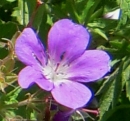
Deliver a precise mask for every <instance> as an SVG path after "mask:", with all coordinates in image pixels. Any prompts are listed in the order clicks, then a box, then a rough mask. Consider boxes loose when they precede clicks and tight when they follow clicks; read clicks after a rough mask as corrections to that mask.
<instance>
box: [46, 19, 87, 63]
mask: <svg viewBox="0 0 130 121" xmlns="http://www.w3.org/2000/svg"><path fill="white" fill-rule="evenodd" d="M88 42H89V33H88V31H87V30H86V29H85V28H84V27H83V26H81V25H78V24H75V23H73V22H72V21H71V20H68V19H62V20H59V21H58V22H56V23H55V24H54V25H53V27H52V28H51V29H50V32H49V35H48V51H49V55H50V58H51V59H52V60H54V61H55V62H56V63H59V62H60V61H61V60H62V59H63V60H64V61H67V62H71V61H73V60H74V59H75V58H77V57H78V56H79V55H81V54H82V53H83V52H84V51H85V49H86V47H87V45H88Z"/></svg>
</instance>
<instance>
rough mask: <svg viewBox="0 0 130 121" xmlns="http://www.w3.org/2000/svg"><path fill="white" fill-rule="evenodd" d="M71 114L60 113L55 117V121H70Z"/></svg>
mask: <svg viewBox="0 0 130 121" xmlns="http://www.w3.org/2000/svg"><path fill="white" fill-rule="evenodd" d="M70 115H71V113H70V112H61V111H58V112H57V113H56V114H55V115H54V117H53V121H69V118H70Z"/></svg>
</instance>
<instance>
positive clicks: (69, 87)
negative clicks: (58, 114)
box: [51, 80, 92, 109]
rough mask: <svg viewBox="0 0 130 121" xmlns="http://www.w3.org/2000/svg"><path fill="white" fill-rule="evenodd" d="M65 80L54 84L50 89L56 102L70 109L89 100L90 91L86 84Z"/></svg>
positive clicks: (80, 105)
mask: <svg viewBox="0 0 130 121" xmlns="http://www.w3.org/2000/svg"><path fill="white" fill-rule="evenodd" d="M65 81H66V82H65V83H61V84H59V85H56V86H55V88H54V89H53V90H52V91H51V93H52V95H53V97H54V99H55V100H56V101H57V102H58V103H60V104H62V105H64V106H66V107H69V108H72V109H77V108H79V107H82V106H84V105H85V104H86V103H88V102H89V100H90V98H91V96H92V93H91V91H90V90H89V89H88V88H87V87H86V86H84V85H83V84H80V83H78V82H72V81H68V80H65Z"/></svg>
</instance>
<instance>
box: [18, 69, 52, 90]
mask: <svg viewBox="0 0 130 121" xmlns="http://www.w3.org/2000/svg"><path fill="white" fill-rule="evenodd" d="M18 83H19V85H20V86H21V87H22V88H28V87H29V86H31V85H32V84H33V83H36V84H37V85H38V86H39V87H40V88H42V89H44V90H47V91H50V90H51V89H52V88H53V83H51V82H50V81H49V80H46V79H45V77H44V76H43V74H42V73H41V72H40V71H38V70H35V69H34V68H33V67H31V66H27V67H25V68H24V69H22V70H21V71H20V73H19V75H18Z"/></svg>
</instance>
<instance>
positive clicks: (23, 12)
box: [12, 0, 33, 26]
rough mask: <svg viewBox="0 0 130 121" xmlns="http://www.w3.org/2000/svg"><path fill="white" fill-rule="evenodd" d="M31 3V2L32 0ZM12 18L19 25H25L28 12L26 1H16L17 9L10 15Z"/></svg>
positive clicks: (27, 20) (27, 19)
mask: <svg viewBox="0 0 130 121" xmlns="http://www.w3.org/2000/svg"><path fill="white" fill-rule="evenodd" d="M32 1H33V0H32ZM12 16H13V17H16V18H17V21H18V22H19V23H20V24H21V25H24V26H25V25H27V24H28V22H29V10H28V6H27V2H26V0H18V7H16V8H15V9H14V12H13V13H12Z"/></svg>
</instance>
